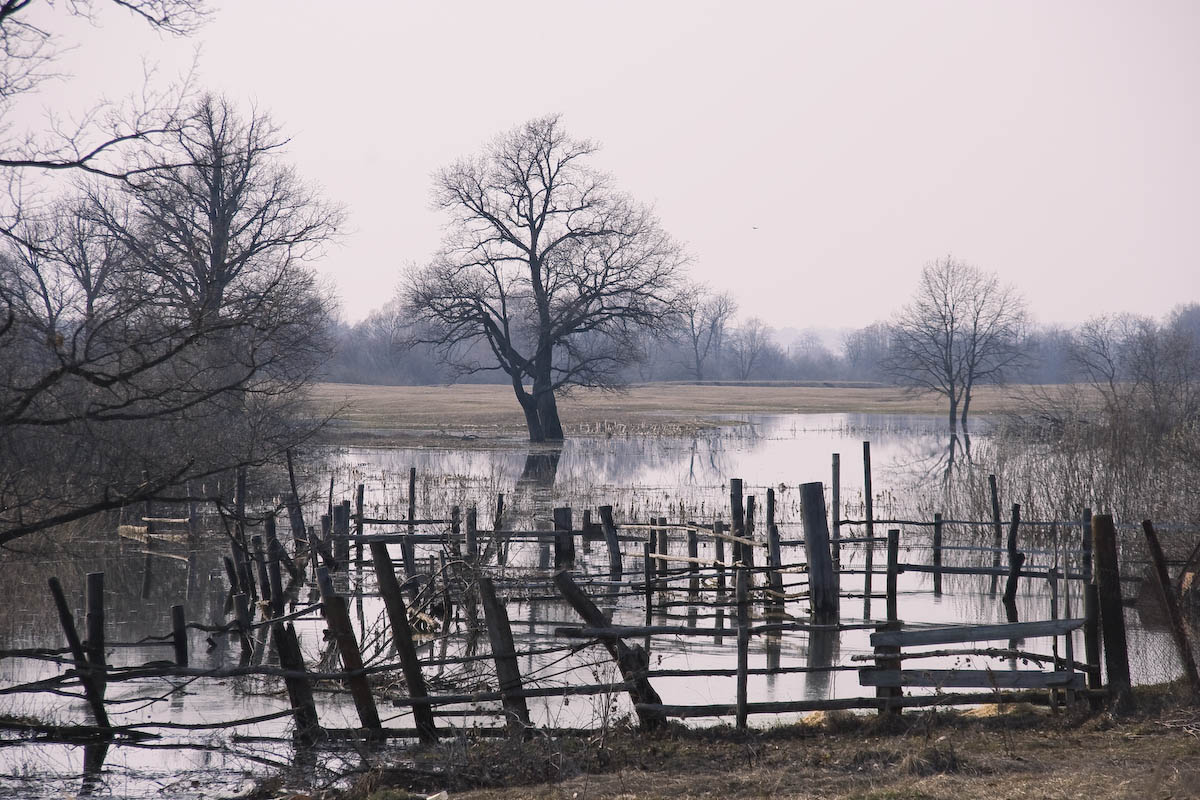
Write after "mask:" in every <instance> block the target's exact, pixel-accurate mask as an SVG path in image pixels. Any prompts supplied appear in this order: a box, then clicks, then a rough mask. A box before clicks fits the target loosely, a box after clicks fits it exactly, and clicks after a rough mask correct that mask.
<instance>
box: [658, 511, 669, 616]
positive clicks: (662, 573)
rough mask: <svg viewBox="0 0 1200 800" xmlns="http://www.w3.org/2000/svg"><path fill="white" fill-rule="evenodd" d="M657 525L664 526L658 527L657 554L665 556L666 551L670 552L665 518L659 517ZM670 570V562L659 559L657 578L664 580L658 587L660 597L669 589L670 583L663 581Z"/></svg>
mask: <svg viewBox="0 0 1200 800" xmlns="http://www.w3.org/2000/svg"><path fill="white" fill-rule="evenodd" d="M657 524H658V525H660V526H664V527H660V528H659V529H658V552H659V555H664V556H665V555H667V554H668V551H669V550H670V547H671V545H670V540H669V539H668V538H667V529H666V527H665V526H666V524H667V518H666V517H659V518H658V520H657ZM670 569H671V562H670V561H667V560H666V559H665V558H661V559H659V561H658V576H659V577H660V578H664V580H663V581H662V582H661V583H660V584H659V587H658V591H659V595H660V596H661V595H664V594H666V593H667V591H668V590H669V589H670V587H671V584H670V582H669V581H668V580H665V579H666V578H668V573H669V572H670Z"/></svg>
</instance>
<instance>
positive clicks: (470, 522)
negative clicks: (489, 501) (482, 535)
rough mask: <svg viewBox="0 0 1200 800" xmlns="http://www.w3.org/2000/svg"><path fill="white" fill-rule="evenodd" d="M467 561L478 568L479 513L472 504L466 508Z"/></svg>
mask: <svg viewBox="0 0 1200 800" xmlns="http://www.w3.org/2000/svg"><path fill="white" fill-rule="evenodd" d="M466 535H467V540H466V541H467V561H469V562H470V563H471V566H472V567H473V568H474V567H478V566H479V512H478V511H477V510H476V508H475V504H474V503H472V504H471V505H470V506H468V507H467V534H466Z"/></svg>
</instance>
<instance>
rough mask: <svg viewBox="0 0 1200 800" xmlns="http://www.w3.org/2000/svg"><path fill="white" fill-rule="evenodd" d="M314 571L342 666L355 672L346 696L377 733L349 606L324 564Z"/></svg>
mask: <svg viewBox="0 0 1200 800" xmlns="http://www.w3.org/2000/svg"><path fill="white" fill-rule="evenodd" d="M335 508H336V506H335ZM316 573H317V587H318V588H319V589H320V591H321V603H322V604H323V605H324V606H325V624H326V625H327V626H328V628H329V632H330V634H332V636H333V639H334V641H335V642H337V648H338V652H339V653H340V654H341V656H342V667H343V668H344V669H345V670H346V671H347V672H349V673H355V674H351V675H348V676H347V677H346V683H347V684H348V685H349V687H350V696H351V697H352V698H353V699H354V707H355V709H356V710H357V711H358V718H359V721H360V722H362V726H363V727H364V728H366V729H367V735H368V736H377V735H378V734H379V733H380V732H381V730H382V725H381V723H380V721H379V711H378V709H376V707H375V697H374V695H372V694H371V684H370V683H369V682H368V681H367V676H366V675H363V674H362V669H363V661H362V653H361V652H360V651H359V649H358V639H357V638H356V637H355V635H354V627H353V625H352V624H351V623H350V610H349V608H347V606H346V598H344V597H342V596H341V595H339V594H338V593H337V592H336V591H335V590H334V588H333V579H332V578H330V577H329V570H328V569H327V568H326V567H318V568H317V570H316Z"/></svg>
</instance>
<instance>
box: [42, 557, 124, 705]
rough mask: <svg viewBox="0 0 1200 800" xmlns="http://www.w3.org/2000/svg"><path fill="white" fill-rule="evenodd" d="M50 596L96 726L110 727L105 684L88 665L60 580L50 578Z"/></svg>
mask: <svg viewBox="0 0 1200 800" xmlns="http://www.w3.org/2000/svg"><path fill="white" fill-rule="evenodd" d="M48 583H49V585H50V594H51V595H53V597H54V605H55V607H56V608H57V609H58V621H59V623H60V624H61V625H62V629H63V633H64V634H65V635H66V637H67V647H68V648H70V650H71V658H72V659H73V660H74V661H75V670H76V672H78V673H79V682H80V683H82V684H83V693H84V695H85V696H86V697H87V701H88V705H89V706H91V709H92V716H93V717H95V719H96V725H97V726H98V727H101V728H107V727H109V724H108V712H106V711H105V710H104V684H103V683H102V682H100V681H98V680H96V677H95V672H94V671H93V670H92V665H91V664H89V663H88V659H87V653H86V652H85V651H84V649H83V642H81V641H79V632H78V631H77V630H75V617H74V615H73V614H71V608H70V606H68V605H67V597H66V595H64V594H63V589H62V584H61V583H59V582H58V578H50V579H49V581H48Z"/></svg>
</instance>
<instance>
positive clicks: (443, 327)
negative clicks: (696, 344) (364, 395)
mask: <svg viewBox="0 0 1200 800" xmlns="http://www.w3.org/2000/svg"><path fill="white" fill-rule="evenodd" d="M595 150H596V146H595V145H594V144H592V143H591V142H588V141H584V140H579V139H572V138H570V137H569V136H567V135H566V133H565V132H564V131H563V129H562V125H561V124H560V122H559V119H558V117H556V116H550V117H543V118H541V119H536V120H532V121H530V122H527V123H525V124H524V125H522V126H520V127H518V128H516V129H515V130H512V131H510V132H508V133H506V134H504V135H503V136H501V137H500V138H498V139H497V140H495V141H494V142H493V143H492V144H491V145H490V146H489V147H488V148H486V149H485V151H484V152H483V154H481V155H480V156H477V157H475V158H470V159H464V160H462V161H459V162H458V163H456V164H454V165H452V166H450V167H448V168H446V169H444V170H442V171H441V172H440V173H438V176H437V179H436V186H435V200H436V203H437V205H438V206H439V207H440V208H441V209H443V210H444V211H446V212H448V213H449V214H450V216H451V222H450V225H449V233H448V235H447V238H446V241H445V244H444V246H443V248H442V251H441V253H440V254H439V255H438V256H437V257H436V258H435V259H434V260H433V262H432V263H430V264H429V265H428V266H426V267H424V268H420V269H416V270H413V271H410V272H409V273H408V274H407V276H406V277H405V280H404V284H403V287H402V290H401V291H402V295H403V298H404V301H405V306H406V309H407V310H408V313H409V314H410V315H411V316H413V317H414V318H416V319H419V320H421V321H423V322H424V323H425V325H426V326H427V327H426V330H425V333H424V334H423V335H422V336H420V337H419V339H420V340H421V341H425V342H428V343H432V344H434V345H436V346H437V347H438V348H439V349H440V352H441V353H442V355H443V357H444V358H445V359H446V362H447V363H448V364H451V365H452V366H453V367H454V368H455V369H456V371H457V372H458V374H460V375H461V374H471V373H476V372H481V371H486V370H502V371H503V372H504V373H506V374H507V375H508V376H509V378H510V379H511V382H512V387H513V392H514V393H515V394H516V397H517V401H518V402H519V403H520V405H521V409H522V411H524V413H525V422H526V426H527V428H528V431H529V438H530V440H531V441H545V440H551V441H554V440H561V439H562V438H563V430H562V424H561V422H560V420H559V415H558V406H557V402H556V399H555V395H556V394H558V393H561V392H563V391H565V390H567V389H568V388H570V387H572V386H590V387H600V388H613V387H615V386H617V385H619V383H620V380H621V373H622V371H623V368H624V367H626V366H627V365H628V364H630V363H632V362H634V361H636V360H637V359H638V358H639V355H640V354H639V351H638V348H637V337H636V336H635V334H636V333H638V332H640V331H644V330H647V329H652V330H653V329H663V328H665V326H666V325H667V323H668V318H669V313H668V312H669V311H670V310H671V309H672V304H673V302H674V298H675V295H676V285H677V283H678V278H679V275H678V273H679V268H680V265H681V263H682V256H681V254H680V250H679V247H678V246H677V245H676V244H675V242H673V241H672V240H671V238H670V237H669V236H668V235H667V234H666V233H664V232H663V230H662V229H661V228H660V227H659V224H658V220H657V218H656V217H655V216H654V214H653V213H652V212H651V211H650V210H649V209H648V208H646V207H645V206H641V205H639V204H637V203H635V202H633V201H632V200H630V199H629V198H628V197H626V196H625V195H623V194H621V193H619V192H617V191H615V190H614V189H612V188H611V186H610V185H609V183H608V179H607V178H606V177H605V176H604V175H602V174H601V173H599V172H597V171H595V170H594V169H592V168H590V167H588V166H587V165H586V163H585V161H586V159H587V157H588V156H590V155H591V154H592V153H594V152H595ZM477 342H484V343H486V344H487V347H488V350H489V351H490V355H491V357H490V358H487V359H481V358H478V357H476V356H475V355H474V351H471V350H469V349H464V348H465V347H468V346H470V345H472V344H474V343H477ZM527 383H528V384H530V385H528V386H527Z"/></svg>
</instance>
